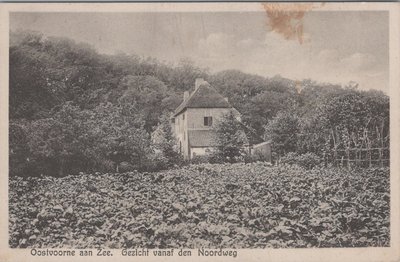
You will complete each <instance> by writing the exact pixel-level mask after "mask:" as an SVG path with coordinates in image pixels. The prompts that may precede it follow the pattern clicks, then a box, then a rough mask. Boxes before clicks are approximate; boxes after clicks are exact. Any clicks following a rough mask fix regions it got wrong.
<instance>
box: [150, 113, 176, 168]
mask: <svg viewBox="0 0 400 262" xmlns="http://www.w3.org/2000/svg"><path fill="white" fill-rule="evenodd" d="M152 142H153V146H154V148H155V150H156V153H158V154H159V159H160V158H161V159H163V160H164V162H165V164H166V166H167V167H170V166H172V165H173V164H178V163H180V162H181V161H182V156H181V155H180V154H179V152H178V148H177V143H176V139H175V137H174V135H173V133H172V127H171V123H170V117H169V115H168V114H163V115H161V117H160V123H159V124H158V126H157V128H156V129H155V130H154V132H153V133H152Z"/></svg>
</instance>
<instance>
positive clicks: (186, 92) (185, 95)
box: [183, 91, 189, 101]
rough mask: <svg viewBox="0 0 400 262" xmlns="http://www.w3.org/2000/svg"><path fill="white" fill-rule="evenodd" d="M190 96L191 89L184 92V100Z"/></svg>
mask: <svg viewBox="0 0 400 262" xmlns="http://www.w3.org/2000/svg"><path fill="white" fill-rule="evenodd" d="M188 98H189V91H185V92H184V93H183V101H186V100H188Z"/></svg>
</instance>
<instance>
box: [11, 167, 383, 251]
mask: <svg viewBox="0 0 400 262" xmlns="http://www.w3.org/2000/svg"><path fill="white" fill-rule="evenodd" d="M389 196H390V195H389V169H388V168H383V169H368V170H358V171H354V170H353V171H346V170H337V169H314V170H303V169H300V168H298V167H270V166H268V165H267V164H264V163H253V164H247V165H246V164H229V165H211V164H203V165H192V166H189V167H185V168H182V169H176V170H169V171H164V172H159V173H144V174H142V173H124V174H83V175H82V174H81V175H77V176H67V177H63V178H53V177H42V178H28V179H27V178H24V179H23V178H19V177H11V178H10V184H9V198H10V203H9V220H10V225H9V231H10V240H9V241H10V242H9V244H10V246H11V247H42V248H51V247H53V248H54V247H75V248H89V247H92V248H95V247H107V248H125V247H126V248H132V247H148V248H173V247H174V248H175V247H185V248H199V247H206V248H217V247H218V248H219V247H222V248H224V247H226V248H228V247H229V248H271V247H275V248H276V247H279V248H285V247H364V246H389V241H390V238H389V235H390V233H389V228H390V226H389V219H390V215H389V211H390V210H389V204H390V203H389V201H390V197H389Z"/></svg>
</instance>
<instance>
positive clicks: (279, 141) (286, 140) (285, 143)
mask: <svg viewBox="0 0 400 262" xmlns="http://www.w3.org/2000/svg"><path fill="white" fill-rule="evenodd" d="M299 131H300V120H299V117H298V116H297V115H296V113H295V112H294V110H290V111H281V112H279V113H278V114H277V115H276V117H274V118H273V119H272V120H271V121H270V122H269V123H268V124H267V125H266V127H265V138H266V139H267V140H269V139H271V140H272V142H273V147H274V151H275V152H276V153H278V154H279V155H280V156H282V155H284V154H286V153H288V152H296V151H297V142H298V141H297V137H298V133H299Z"/></svg>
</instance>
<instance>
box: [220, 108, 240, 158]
mask: <svg viewBox="0 0 400 262" xmlns="http://www.w3.org/2000/svg"><path fill="white" fill-rule="evenodd" d="M242 127H243V126H242V124H241V123H240V121H239V120H238V119H237V117H236V115H235V114H234V112H233V111H230V112H229V113H228V114H225V115H223V116H222V118H221V119H220V120H219V121H218V122H217V123H216V127H215V132H216V144H217V149H216V152H214V157H215V158H216V160H218V161H223V162H225V161H227V162H231V163H234V162H238V161H240V160H242V158H243V157H244V155H245V154H246V153H245V149H244V145H245V144H247V138H246V134H245V132H244V130H243V128H242Z"/></svg>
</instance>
